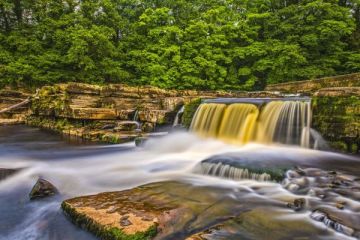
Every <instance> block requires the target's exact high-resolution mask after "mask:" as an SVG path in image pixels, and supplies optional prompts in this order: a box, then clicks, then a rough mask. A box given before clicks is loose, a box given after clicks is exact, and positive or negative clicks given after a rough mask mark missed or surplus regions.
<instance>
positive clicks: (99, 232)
mask: <svg viewBox="0 0 360 240" xmlns="http://www.w3.org/2000/svg"><path fill="white" fill-rule="evenodd" d="M254 191H256V190H254ZM254 195H256V194H254V193H251V192H247V191H245V190H244V189H242V190H241V189H240V190H239V192H236V193H234V191H233V189H227V188H219V187H211V186H194V185H191V184H187V183H180V182H160V183H152V184H148V185H144V186H140V187H136V188H133V189H131V190H125V191H120V192H108V193H100V194H97V195H92V196H84V197H77V198H73V199H69V200H66V201H64V202H63V204H62V209H63V210H64V212H65V214H66V215H67V216H68V217H69V218H70V219H71V220H72V222H74V223H75V224H77V225H78V226H80V227H82V228H84V229H86V230H88V231H90V232H92V233H93V234H95V235H96V236H98V237H99V238H100V239H139V240H141V239H187V240H195V239H196V240H200V239H204V240H205V239H208V240H210V239H271V240H280V239H293V238H299V239H303V238H304V239H307V238H309V239H310V238H316V237H318V236H319V235H322V236H324V237H325V236H327V237H329V238H330V237H331V232H330V231H327V230H326V229H324V228H323V229H322V228H317V227H316V226H315V225H314V224H312V223H311V222H310V221H309V220H310V218H309V219H307V218H304V217H301V218H295V217H294V218H285V217H284V216H285V214H288V211H289V210H288V209H287V207H286V204H285V203H284V202H281V201H273V200H269V199H266V198H256V199H255V198H254ZM352 223H353V224H354V223H356V222H352ZM299 226H301V228H299ZM351 226H353V225H351ZM269 233H271V235H269ZM325 238H326V237H325Z"/></svg>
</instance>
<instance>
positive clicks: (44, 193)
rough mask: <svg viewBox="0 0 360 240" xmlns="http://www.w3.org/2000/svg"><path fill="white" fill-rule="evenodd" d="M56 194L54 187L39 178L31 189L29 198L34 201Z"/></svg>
mask: <svg viewBox="0 0 360 240" xmlns="http://www.w3.org/2000/svg"><path fill="white" fill-rule="evenodd" d="M57 193H58V190H57V189H56V187H55V186H54V185H52V184H51V183H50V182H48V181H47V180H45V179H42V178H39V179H38V180H37V182H36V184H35V185H34V187H33V188H32V189H31V192H30V194H29V197H30V200H35V199H40V198H46V197H49V196H53V195H55V194H57Z"/></svg>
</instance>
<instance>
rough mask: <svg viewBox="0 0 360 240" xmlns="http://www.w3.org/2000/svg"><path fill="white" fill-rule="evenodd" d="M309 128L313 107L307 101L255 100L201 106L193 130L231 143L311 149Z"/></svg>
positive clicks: (204, 135) (193, 123)
mask: <svg viewBox="0 0 360 240" xmlns="http://www.w3.org/2000/svg"><path fill="white" fill-rule="evenodd" d="M310 125H311V104H310V101H309V100H308V99H306V100H297V101H282V100H275V101H270V102H259V100H258V101H256V100H253V101H244V102H243V103H232V104H226V103H222V102H220V103H204V104H201V105H200V107H199V108H198V110H197V112H196V113H195V116H194V119H193V122H192V124H191V129H192V130H193V131H195V132H197V133H198V134H199V135H200V136H203V137H213V138H220V139H223V140H225V141H227V142H230V143H239V144H245V143H248V142H251V141H253V142H260V143H266V144H269V143H273V142H278V143H284V144H290V145H300V146H302V147H306V148H309V147H310V140H311V139H310ZM313 141H315V140H313ZM313 145H314V144H313Z"/></svg>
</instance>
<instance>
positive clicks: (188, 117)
mask: <svg viewBox="0 0 360 240" xmlns="http://www.w3.org/2000/svg"><path fill="white" fill-rule="evenodd" d="M200 104H201V99H200V98H196V99H194V100H192V101H191V102H190V103H188V104H185V107H184V113H183V115H182V124H183V126H184V127H186V128H189V127H190V125H191V121H192V119H193V117H194V115H195V112H196V110H197V109H198V107H199V105H200Z"/></svg>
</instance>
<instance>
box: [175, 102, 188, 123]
mask: <svg viewBox="0 0 360 240" xmlns="http://www.w3.org/2000/svg"><path fill="white" fill-rule="evenodd" d="M184 110H185V106H184V105H183V106H181V108H180V109H179V111H178V112H177V113H176V116H175V119H174V123H173V127H176V126H178V125H179V122H180V116H181V114H183V113H184Z"/></svg>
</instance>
